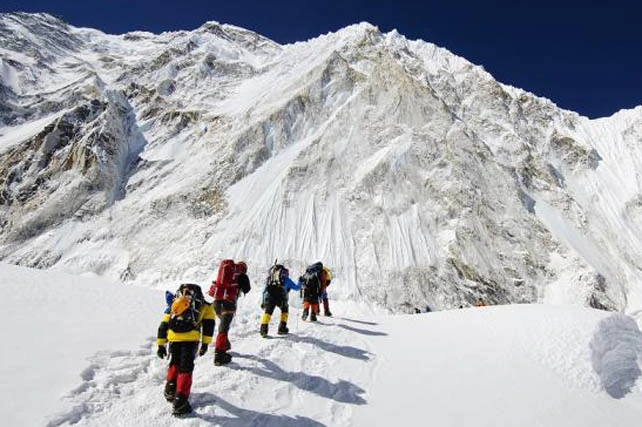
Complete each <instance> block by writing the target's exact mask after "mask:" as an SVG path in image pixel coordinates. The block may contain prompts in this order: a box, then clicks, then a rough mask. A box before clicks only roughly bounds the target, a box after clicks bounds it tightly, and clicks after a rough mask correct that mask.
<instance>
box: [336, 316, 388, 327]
mask: <svg viewBox="0 0 642 427" xmlns="http://www.w3.org/2000/svg"><path fill="white" fill-rule="evenodd" d="M337 319H339V320H347V321H348V322H354V323H361V324H362V325H370V326H377V325H378V323H375V322H366V321H365V320H355V319H348V318H347V317H337Z"/></svg>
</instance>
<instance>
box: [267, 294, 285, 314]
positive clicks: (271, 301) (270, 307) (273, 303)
mask: <svg viewBox="0 0 642 427" xmlns="http://www.w3.org/2000/svg"><path fill="white" fill-rule="evenodd" d="M276 307H279V308H280V309H281V313H287V312H288V311H289V310H290V305H289V304H288V300H287V298H272V297H268V298H267V300H266V301H265V312H266V313H267V314H269V315H270V316H271V315H272V314H273V313H274V309H275V308H276Z"/></svg>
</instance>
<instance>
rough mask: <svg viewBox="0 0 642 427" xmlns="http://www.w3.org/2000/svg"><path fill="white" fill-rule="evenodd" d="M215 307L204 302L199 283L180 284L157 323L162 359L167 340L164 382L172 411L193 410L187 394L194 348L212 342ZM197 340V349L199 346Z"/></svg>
mask: <svg viewBox="0 0 642 427" xmlns="http://www.w3.org/2000/svg"><path fill="white" fill-rule="evenodd" d="M214 319H215V317H214V309H213V308H212V305H211V304H208V303H207V302H205V298H204V297H203V292H202V290H201V288H200V286H198V285H195V284H183V285H181V286H180V287H179V288H178V290H177V291H176V294H174V295H173V298H172V302H171V305H170V306H169V307H168V309H167V310H165V314H164V315H163V320H162V321H161V324H160V326H159V327H158V335H157V337H158V339H157V343H158V351H157V353H156V354H157V355H158V357H160V358H161V359H163V358H165V357H167V355H168V353H167V349H166V348H165V344H167V342H169V356H170V360H169V368H168V369H167V382H166V383H165V398H166V399H167V401H168V402H172V403H173V405H174V412H173V413H174V415H182V414H186V413H189V412H191V411H192V407H191V406H190V404H189V400H188V398H189V394H190V390H191V388H192V372H193V371H194V359H195V358H196V352H197V351H198V354H199V356H203V355H204V354H205V353H206V352H207V347H208V345H209V344H210V343H211V342H212V336H213V335H214V326H215V320H214ZM199 342H200V343H201V344H200V349H199Z"/></svg>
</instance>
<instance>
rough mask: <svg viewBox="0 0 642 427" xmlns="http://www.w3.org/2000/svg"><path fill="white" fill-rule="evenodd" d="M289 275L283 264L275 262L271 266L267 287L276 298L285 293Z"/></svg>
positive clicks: (269, 293) (268, 291) (269, 292)
mask: <svg viewBox="0 0 642 427" xmlns="http://www.w3.org/2000/svg"><path fill="white" fill-rule="evenodd" d="M287 275H288V270H287V269H286V268H285V267H284V266H283V265H282V264H274V265H273V266H272V267H270V271H269V272H268V277H267V279H266V281H265V288H266V289H267V293H268V295H270V296H271V297H275V298H280V297H282V296H283V295H285V278H286V277H287Z"/></svg>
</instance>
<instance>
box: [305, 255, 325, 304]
mask: <svg viewBox="0 0 642 427" xmlns="http://www.w3.org/2000/svg"><path fill="white" fill-rule="evenodd" d="M321 271H323V264H322V263H320V262H317V263H315V264H312V265H310V266H308V268H306V269H305V273H304V274H303V276H301V283H302V290H303V296H304V297H308V298H314V297H317V298H318V296H319V295H320V294H321Z"/></svg>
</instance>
